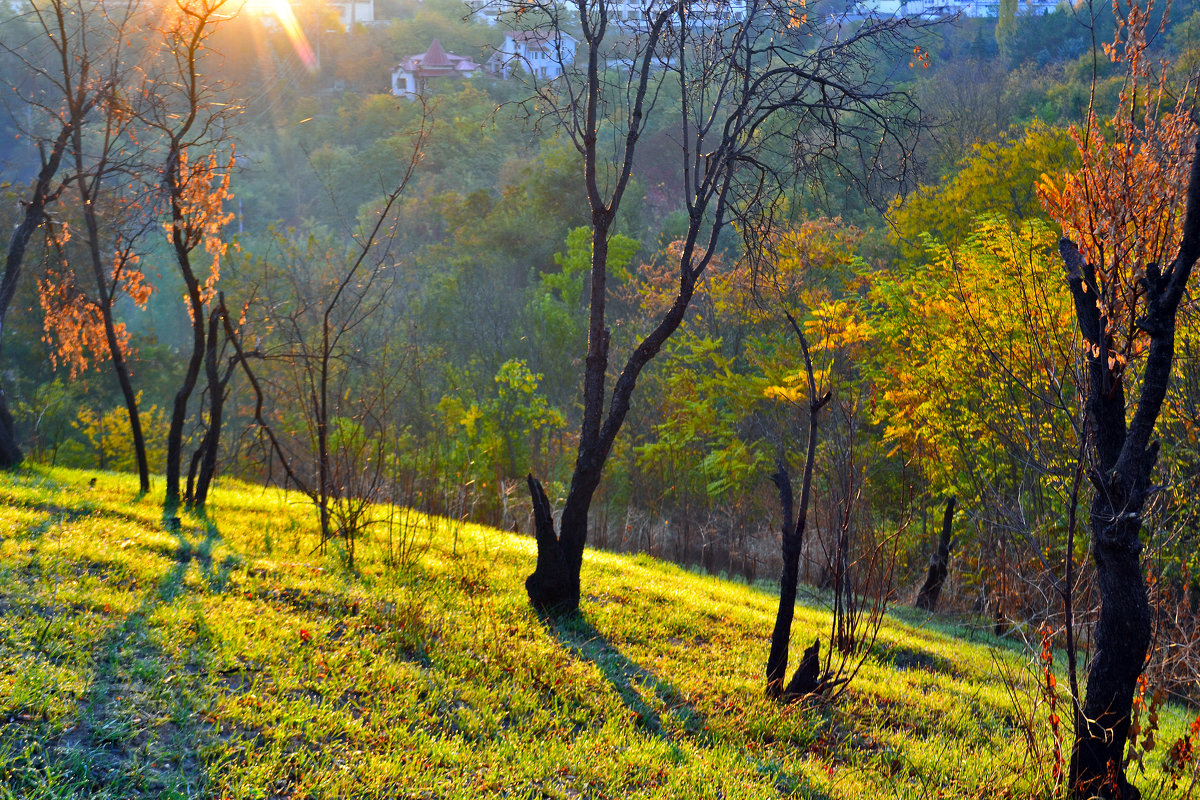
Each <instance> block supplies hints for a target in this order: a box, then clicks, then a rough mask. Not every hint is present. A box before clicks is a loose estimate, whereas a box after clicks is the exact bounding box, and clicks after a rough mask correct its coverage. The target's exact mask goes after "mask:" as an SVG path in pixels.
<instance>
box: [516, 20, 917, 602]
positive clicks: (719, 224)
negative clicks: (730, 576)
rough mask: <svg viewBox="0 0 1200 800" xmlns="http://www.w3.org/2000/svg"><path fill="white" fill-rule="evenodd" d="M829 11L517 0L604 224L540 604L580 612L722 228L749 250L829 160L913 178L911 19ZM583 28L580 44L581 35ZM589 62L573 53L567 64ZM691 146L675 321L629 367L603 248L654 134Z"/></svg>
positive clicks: (658, 330) (651, 336)
mask: <svg viewBox="0 0 1200 800" xmlns="http://www.w3.org/2000/svg"><path fill="white" fill-rule="evenodd" d="M832 10H833V4H832V3H831V4H829V6H825V5H824V4H821V3H817V4H809V5H808V6H807V8H805V7H803V6H800V7H798V6H796V5H794V4H789V3H783V2H775V0H750V1H749V2H747V3H746V5H745V15H744V17H742V18H735V19H730V18H729V16H728V7H727V6H723V5H713V4H709V3H702V2H693V1H692V0H674V2H669V3H661V4H647V5H646V6H645V7H644V8H643V9H642V11H641V12H640V15H638V16H635V18H633V19H621V18H619V17H618V15H617V12H616V9H615V8H614V6H613V5H611V4H610V3H609V2H607V0H575V2H572V3H568V4H566V5H565V6H560V5H557V4H555V3H551V2H539V1H538V0H515V2H506V3H505V5H504V8H502V9H501V17H502V18H505V16H506V15H505V12H506V11H508V12H511V14H509V15H508V18H509V19H510V20H511V24H515V25H517V26H518V27H525V28H526V29H528V28H530V27H533V28H535V29H536V31H537V32H538V33H539V34H540V35H541V36H542V37H543V39H544V41H547V42H550V43H552V46H551V47H550V49H551V50H552V51H553V52H554V53H555V54H556V55H557V61H558V66H559V68H561V69H562V71H563V74H562V75H561V77H558V78H557V79H554V80H550V81H547V82H543V83H539V84H538V85H537V86H536V89H537V92H536V95H537V96H536V101H535V102H536V103H537V107H538V108H539V109H551V113H552V114H553V116H554V118H555V120H556V122H557V124H558V125H559V126H560V128H561V129H562V130H563V131H564V132H565V134H566V135H567V136H568V137H569V138H570V140H571V141H572V142H573V143H574V146H575V148H576V149H577V151H578V152H579V154H580V157H581V158H582V161H583V182H584V186H585V189H586V194H587V198H588V204H589V209H590V211H591V219H592V242H591V245H592V257H591V269H590V287H589V294H588V309H589V320H588V345H587V356H586V360H585V362H584V369H583V385H582V405H583V416H582V422H581V426H580V435H579V445H578V451H577V455H576V459H575V467H574V471H573V473H572V476H571V482H570V486H569V489H568V492H567V497H566V503H565V505H564V507H563V510H562V515H561V519H560V520H559V523H558V525H557V528H556V525H555V522H554V517H553V513H552V509H551V506H550V502H549V499H548V498H547V497H546V495H545V492H544V491H543V489H542V487H541V484H540V483H539V482H538V481H537V480H536V479H535V478H534V477H533V476H532V475H531V476H530V477H529V481H528V483H529V487H530V491H531V493H532V495H533V499H534V508H535V517H534V519H535V532H536V536H537V543H538V558H537V567H536V569H535V571H534V573H533V574H532V575H531V576H529V578H528V580H527V581H526V590H527V592H528V594H529V599H530V602H531V603H532V604H533V605H534V606H535V607H537V608H539V609H547V610H549V609H561V610H570V609H574V608H576V607H577V606H578V602H579V593H580V590H579V579H580V570H581V566H582V558H583V551H584V547H585V544H586V541H587V534H588V511H589V508H590V506H591V501H592V497H593V495H594V494H595V492H596V489H597V487H598V486H599V484H600V479H601V476H602V474H603V470H604V464H605V462H606V460H607V459H608V456H609V453H610V452H611V450H612V446H613V443H614V441H615V439H616V437H617V434H618V433H619V432H620V430H621V427H622V425H623V424H624V422H625V418H626V415H627V414H628V412H629V409H630V406H631V403H632V398H633V392H634V389H635V387H636V385H637V381H638V377H639V376H640V375H641V373H642V370H643V369H644V368H645V367H646V365H647V364H648V363H649V362H650V360H651V359H653V358H654V357H655V355H657V353H658V352H659V350H660V349H661V348H662V346H663V344H664V342H666V340H667V339H668V338H669V337H670V336H671V335H672V334H673V333H674V332H675V330H676V329H677V328H678V327H679V325H680V323H681V322H682V320H683V318H684V315H685V314H686V312H687V309H688V305H689V303H690V302H691V300H692V297H693V295H694V294H695V292H696V287H697V284H698V283H699V281H700V279H701V277H702V276H703V275H704V273H705V269H706V268H707V267H708V265H709V264H710V262H711V261H712V259H713V257H714V255H715V254H716V253H717V251H718V238H719V236H720V234H721V233H722V232H723V231H724V230H725V229H726V228H727V227H728V226H730V225H731V224H732V223H733V222H734V221H735V220H736V221H739V222H740V223H741V224H740V228H741V231H742V232H743V234H745V235H746V237H747V238H748V239H752V238H754V235H755V233H756V232H761V231H763V230H765V229H767V228H769V227H770V220H771V218H772V214H773V211H774V210H775V209H776V203H777V201H778V200H779V199H780V198H781V197H782V196H783V195H784V193H785V190H786V187H788V186H790V185H793V183H792V182H793V181H794V180H796V179H797V178H798V177H799V178H808V179H813V178H815V177H816V176H817V173H818V170H819V169H820V167H821V166H822V165H823V164H826V163H828V162H833V163H834V164H835V165H836V166H837V167H838V169H839V172H840V174H841V175H842V176H843V177H844V176H847V175H852V176H857V178H858V180H859V182H860V183H861V184H862V185H864V186H871V185H878V183H879V182H891V183H889V186H890V187H893V188H894V186H895V183H894V181H897V180H900V179H901V178H902V172H903V170H904V169H905V168H906V167H907V166H908V162H907V161H906V160H905V159H904V157H903V156H904V154H905V153H909V152H911V145H912V140H913V137H914V136H915V133H916V131H917V130H918V129H919V120H918V115H917V113H916V108H915V106H914V104H913V103H912V102H911V100H910V99H909V98H908V97H907V96H906V95H904V94H902V93H899V92H896V91H894V90H893V89H892V88H891V87H890V85H889V79H890V75H889V74H888V69H889V67H888V66H887V65H891V64H896V63H899V61H900V60H906V59H899V60H898V59H896V58H895V57H894V51H896V50H898V49H902V48H907V49H908V50H909V52H911V44H910V43H909V42H908V41H907V36H908V34H909V33H910V32H911V31H912V29H913V28H914V26H917V25H920V24H922V23H915V22H913V21H912V20H908V19H903V18H888V19H884V20H880V19H872V18H868V19H865V20H860V21H855V22H851V21H848V20H846V19H844V18H839V17H837V16H836V15H830V12H831V11H832ZM570 30H577V31H578V32H579V39H578V45H577V47H576V46H574V45H573V44H572V42H573V41H575V40H574V39H571V38H568V36H567V33H568V31H570ZM576 54H577V58H572V56H574V55H576ZM652 123H653V124H654V125H656V126H658V127H659V128H664V129H667V130H669V131H670V135H671V136H672V138H674V140H675V142H676V143H677V144H678V146H679V149H678V156H679V159H680V162H679V167H680V171H681V174H682V176H683V177H682V185H681V186H680V187H679V202H680V204H681V205H682V206H683V207H684V208H685V209H686V214H687V230H686V232H685V233H684V234H683V236H682V237H681V241H682V246H681V247H680V248H679V251H678V261H677V262H676V281H677V282H676V289H675V292H674V297H673V300H672V302H671V303H670V306H669V308H668V310H667V311H666V312H665V313H664V314H663V315H662V316H661V317H660V318H659V319H658V321H657V323H655V324H654V325H653V327H652V328H651V329H650V330H649V331H648V332H645V333H644V334H643V335H641V336H640V338H638V339H636V340H635V341H634V342H631V343H630V349H629V351H628V353H627V354H626V355H625V356H624V361H623V366H621V367H620V370H619V372H617V373H616V374H615V376H614V375H611V374H610V366H615V365H617V364H621V362H620V361H618V360H616V359H615V358H614V353H613V352H612V349H611V345H612V337H611V334H610V330H609V327H608V317H607V313H606V310H607V304H608V300H609V292H610V286H609V280H608V278H609V275H608V242H609V240H610V238H611V237H612V235H613V234H614V232H615V227H616V224H617V219H618V214H619V211H620V209H621V205H622V203H623V201H624V200H625V197H626V192H627V190H628V188H629V186H630V180H631V177H632V174H633V168H634V161H635V156H636V154H637V151H638V145H639V142H640V141H641V140H642V137H643V135H644V134H646V133H647V132H648V130H649V129H650V126H651V124H652Z"/></svg>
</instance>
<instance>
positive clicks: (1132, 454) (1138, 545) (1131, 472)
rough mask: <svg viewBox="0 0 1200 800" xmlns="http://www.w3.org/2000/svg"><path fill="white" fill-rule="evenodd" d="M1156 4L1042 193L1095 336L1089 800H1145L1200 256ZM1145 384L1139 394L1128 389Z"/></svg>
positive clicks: (1192, 130)
mask: <svg viewBox="0 0 1200 800" xmlns="http://www.w3.org/2000/svg"><path fill="white" fill-rule="evenodd" d="M1148 26H1149V9H1148V8H1147V9H1143V8H1141V7H1140V6H1139V5H1138V4H1136V3H1134V4H1133V5H1132V6H1131V7H1130V9H1129V12H1128V15H1127V16H1126V18H1125V19H1123V20H1118V25H1117V34H1116V38H1115V41H1114V43H1113V44H1112V45H1108V46H1106V47H1105V52H1106V53H1108V54H1109V55H1110V57H1112V59H1113V60H1114V61H1118V62H1123V63H1124V66H1125V69H1126V82H1125V86H1124V89H1123V90H1122V93H1121V97H1120V103H1119V105H1118V108H1117V111H1116V113H1115V114H1114V116H1113V119H1112V131H1113V139H1112V140H1111V141H1109V140H1106V139H1105V138H1104V136H1103V135H1102V133H1101V132H1100V126H1099V125H1098V124H1097V122H1096V118H1095V114H1094V113H1093V114H1091V115H1090V117H1089V121H1088V125H1087V127H1086V129H1085V130H1083V131H1076V132H1075V138H1076V143H1077V145H1078V148H1079V152H1080V160H1081V164H1082V166H1081V167H1080V169H1079V170H1077V171H1075V172H1073V173H1071V174H1070V175H1068V176H1067V177H1066V178H1065V180H1063V181H1062V182H1061V183H1060V184H1057V185H1056V184H1054V183H1053V182H1050V181H1045V182H1044V183H1043V185H1042V186H1041V187H1040V189H1041V194H1042V198H1043V202H1044V204H1045V205H1046V208H1047V210H1048V211H1049V212H1050V213H1051V215H1052V216H1053V217H1054V218H1055V220H1056V221H1057V222H1059V224H1061V225H1062V228H1063V234H1064V237H1063V239H1062V241H1061V244H1060V247H1059V251H1060V253H1061V255H1062V259H1063V263H1064V265H1065V268H1066V273H1067V283H1068V286H1069V288H1070V292H1071V296H1072V298H1073V300H1074V306H1075V315H1076V319H1077V320H1078V323H1079V331H1080V333H1081V334H1082V337H1083V352H1082V360H1083V364H1084V369H1085V375H1086V383H1085V385H1084V394H1085V408H1086V413H1087V423H1088V424H1087V430H1086V436H1087V446H1088V455H1089V458H1090V461H1091V482H1092V488H1093V496H1092V501H1091V529H1092V544H1091V551H1092V559H1093V561H1094V562H1095V565H1096V578H1097V586H1098V588H1099V592H1100V616H1099V620H1098V622H1097V625H1096V630H1095V634H1094V642H1095V655H1094V656H1093V658H1092V662H1091V665H1090V667H1089V670H1088V678H1087V694H1086V698H1085V700H1084V702H1083V705H1082V707H1081V708H1080V709H1079V711H1078V713H1077V714H1076V718H1075V745H1074V749H1073V751H1072V755H1071V773H1070V785H1071V788H1072V791H1073V792H1074V793H1075V794H1076V795H1077V796H1080V797H1093V796H1096V795H1100V796H1102V797H1106V798H1107V797H1121V798H1126V800H1128V798H1136V797H1139V796H1140V794H1139V792H1138V791H1137V789H1136V788H1135V787H1133V786H1132V785H1130V784H1129V781H1128V778H1127V777H1126V775H1125V770H1124V755H1125V745H1126V740H1127V737H1128V733H1129V728H1130V712H1131V709H1132V704H1133V695H1134V690H1135V686H1136V683H1137V679H1138V677H1139V676H1140V675H1141V674H1142V670H1143V669H1144V667H1145V658H1146V653H1147V649H1148V647H1149V645H1150V639H1151V628H1152V614H1151V609H1150V605H1149V602H1148V600H1147V590H1146V582H1145V578H1144V576H1143V573H1142V562H1141V551H1142V544H1143V543H1142V536H1141V534H1142V523H1143V518H1144V513H1145V508H1146V505H1147V502H1148V501H1149V500H1150V498H1151V496H1152V495H1153V493H1154V492H1155V487H1154V486H1153V484H1152V480H1151V479H1152V477H1153V474H1154V470H1155V466H1156V462H1157V457H1158V442H1157V441H1153V437H1154V430H1155V425H1156V423H1157V420H1158V416H1159V411H1160V410H1161V408H1162V404H1163V400H1164V398H1165V396H1166V392H1167V386H1168V382H1169V380H1170V377H1171V370H1172V362H1173V360H1174V355H1175V327H1176V316H1177V313H1178V311H1179V308H1180V305H1181V303H1183V301H1184V297H1185V291H1186V288H1187V281H1188V278H1189V276H1190V275H1191V272H1192V268H1193V267H1194V266H1195V263H1196V260H1197V258H1198V257H1200V158H1197V146H1198V145H1200V133H1198V131H1197V127H1198V126H1197V123H1196V120H1195V118H1194V116H1192V112H1191V109H1189V108H1188V106H1187V105H1185V101H1187V100H1194V87H1191V88H1190V90H1189V91H1185V92H1184V93H1183V94H1182V95H1181V96H1180V99H1179V100H1178V101H1177V102H1174V103H1173V102H1172V97H1171V94H1170V93H1169V92H1168V91H1167V87H1166V74H1167V73H1166V70H1165V67H1164V68H1162V70H1161V71H1159V70H1158V68H1157V66H1156V65H1155V64H1154V63H1153V62H1151V61H1150V59H1149V55H1148V53H1147V47H1146V45H1147V28H1148ZM1127 386H1128V387H1131V388H1132V391H1131V393H1130V394H1129V395H1127V393H1126V388H1127Z"/></svg>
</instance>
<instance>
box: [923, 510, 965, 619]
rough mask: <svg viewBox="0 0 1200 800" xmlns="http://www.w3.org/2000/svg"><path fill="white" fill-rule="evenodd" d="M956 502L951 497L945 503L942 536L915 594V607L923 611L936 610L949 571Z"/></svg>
mask: <svg viewBox="0 0 1200 800" xmlns="http://www.w3.org/2000/svg"><path fill="white" fill-rule="evenodd" d="M956 502H957V500H956V499H955V498H954V497H951V498H950V499H949V500H947V501H946V510H945V512H944V513H943V514H942V535H941V538H940V539H938V546H937V550H935V551H934V553H933V555H932V556H930V558H929V572H928V573H927V574H926V575H925V583H924V585H922V586H921V591H919V592H917V602H916V607H917V608H920V609H923V610H925V611H935V610H937V604H938V597H940V596H941V594H942V584H944V583H945V582H946V573H948V572H949V571H950V550H951V548H953V546H954V532H953V522H954V506H955V503H956Z"/></svg>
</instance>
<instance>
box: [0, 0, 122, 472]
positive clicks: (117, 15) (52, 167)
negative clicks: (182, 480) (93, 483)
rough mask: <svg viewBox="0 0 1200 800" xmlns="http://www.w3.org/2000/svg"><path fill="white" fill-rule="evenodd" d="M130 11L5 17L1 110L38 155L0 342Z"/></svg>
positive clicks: (2, 407)
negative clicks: (7, 77)
mask: <svg viewBox="0 0 1200 800" xmlns="http://www.w3.org/2000/svg"><path fill="white" fill-rule="evenodd" d="M133 8H134V6H132V5H131V6H130V7H127V8H123V9H122V10H120V11H119V12H117V11H114V12H112V13H107V12H105V11H104V10H103V9H91V8H88V9H85V8H84V7H83V6H82V5H80V4H78V3H73V2H69V0H47V2H44V3H43V2H40V3H35V4H33V5H32V6H31V7H30V9H29V11H28V12H27V13H26V14H25V15H23V16H22V17H21V18H17V19H14V20H10V21H9V23H8V31H7V33H9V34H13V35H11V36H9V35H6V36H5V37H4V38H3V39H0V50H2V51H3V52H4V54H5V55H6V56H8V57H9V58H11V59H12V60H13V61H14V62H15V65H16V68H17V69H19V70H21V71H24V72H25V79H24V80H23V81H21V83H20V84H18V85H16V86H14V87H13V97H14V98H15V99H16V101H17V104H16V105H15V106H9V107H8V113H9V114H10V116H12V118H13V119H14V121H20V122H17V124H18V126H19V127H20V128H21V129H22V134H23V137H24V139H25V140H26V141H28V142H31V143H33V144H34V146H35V147H36V151H37V157H38V165H37V169H36V175H35V177H34V179H33V182H32V185H31V186H30V187H29V189H28V191H27V193H26V194H25V196H24V198H23V200H22V213H21V218H20V222H19V223H18V224H17V225H16V227H14V229H13V231H12V234H11V235H10V237H9V240H8V247H7V250H6V252H5V261H4V273H3V276H2V277H0V337H2V334H3V331H4V329H5V325H4V323H5V320H6V319H7V315H8V311H9V308H10V306H11V305H12V301H13V297H14V296H15V295H16V292H17V288H18V286H19V284H20V281H21V276H22V267H23V265H24V262H25V259H26V256H27V253H28V252H29V247H30V243H31V241H32V239H33V236H34V233H35V232H37V230H38V229H39V228H41V227H42V226H43V225H44V224H45V223H46V222H47V221H48V220H49V218H50V217H49V213H50V209H51V208H52V207H53V206H54V205H55V204H56V203H57V202H58V201H59V199H60V198H61V196H62V194H63V191H64V190H65V189H66V188H67V185H66V181H67V179H69V177H70V176H69V175H68V176H63V175H61V172H62V171H63V170H64V167H65V165H67V164H70V162H71V159H70V157H69V152H70V150H71V147H72V144H73V143H74V142H75V141H76V136H77V134H79V133H80V131H81V130H82V129H83V127H84V126H85V125H87V124H89V123H90V122H91V121H92V120H93V119H94V118H96V117H98V116H107V117H109V118H111V116H112V114H111V112H112V111H113V109H114V107H115V105H114V97H115V91H116V87H117V85H118V84H119V83H120V82H121V81H122V79H123V77H124V75H125V71H126V60H125V46H124V41H123V37H124V31H125V29H126V27H127V26H129V23H130V20H131V18H132V13H131V12H132V9H133ZM85 11H86V12H87V13H85ZM21 33H24V34H25V35H24V36H23V37H22V36H21V35H20V34H21ZM5 101H6V104H7V103H9V102H11V101H12V98H6V99H5ZM74 166H75V168H76V169H78V165H77V164H76V165H74ZM90 173H91V168H90V166H89V169H88V170H87V171H85V172H84V173H77V174H76V175H75V178H76V180H78V181H84V180H87V176H88V174H90ZM56 235H57V236H58V237H61V236H62V235H63V233H62V231H59V232H58V233H57V234H56ZM21 460H22V454H21V450H20V447H19V446H18V443H17V435H16V431H15V429H14V426H13V419H12V415H11V413H10V412H9V409H8V401H7V398H6V396H5V394H4V391H3V389H2V388H0V468H2V469H7V468H11V467H14V466H16V465H17V464H19V463H20V462H21Z"/></svg>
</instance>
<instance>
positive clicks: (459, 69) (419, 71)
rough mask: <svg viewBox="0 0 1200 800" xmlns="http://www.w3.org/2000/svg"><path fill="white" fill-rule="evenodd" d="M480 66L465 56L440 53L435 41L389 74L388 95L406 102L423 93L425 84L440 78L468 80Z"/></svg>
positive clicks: (437, 42) (439, 46)
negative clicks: (389, 87)
mask: <svg viewBox="0 0 1200 800" xmlns="http://www.w3.org/2000/svg"><path fill="white" fill-rule="evenodd" d="M479 69H480V66H479V65H478V64H476V63H475V62H474V61H472V60H471V59H469V58H467V57H466V56H456V55H455V54H454V53H447V52H446V51H445V50H443V49H442V43H441V42H439V41H438V40H437V39H434V40H433V42H432V43H431V44H430V45H429V49H428V50H426V51H425V52H424V53H420V54H418V55H415V56H409V57H408V58H406V59H404V60H403V61H401V62H400V63H399V64H397V65H396V66H395V68H394V69H393V70H392V94H394V95H395V96H397V97H407V98H409V99H410V100H411V99H412V98H414V97H416V96H417V95H420V94H422V93H424V91H425V87H426V86H427V85H428V83H429V81H432V80H438V79H441V78H470V77H471V76H472V75H474V74H475V72H476V71H478V70H479Z"/></svg>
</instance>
